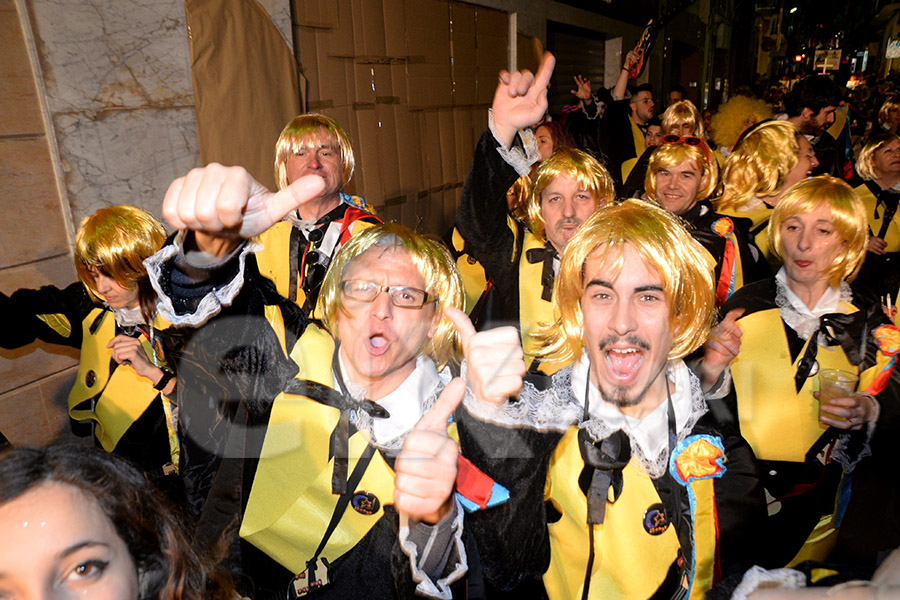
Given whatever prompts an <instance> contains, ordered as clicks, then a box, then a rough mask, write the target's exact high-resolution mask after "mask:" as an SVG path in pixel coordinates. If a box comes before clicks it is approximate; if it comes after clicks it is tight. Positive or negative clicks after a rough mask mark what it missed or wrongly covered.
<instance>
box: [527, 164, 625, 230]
mask: <svg viewBox="0 0 900 600" xmlns="http://www.w3.org/2000/svg"><path fill="white" fill-rule="evenodd" d="M560 174H565V175H568V176H569V177H571V178H572V179H574V180H575V181H577V182H578V184H579V185H580V186H581V188H582V189H584V190H586V191H589V192H591V193H592V194H593V195H594V199H595V200H596V201H597V207H598V208H599V207H601V206H603V205H604V204H606V203H607V202H612V201H613V200H614V199H615V197H616V188H615V185H614V184H613V180H612V177H610V176H609V173H608V172H607V170H606V169H605V168H604V167H603V165H601V164H600V162H599V161H598V160H597V159H596V158H594V157H593V156H591V155H590V154H588V153H586V152H582V151H581V150H575V149H573V148H557V149H556V150H555V151H554V152H553V154H551V155H550V156H549V157H547V158H546V159H545V160H544V161H542V162H541V164H540V166H539V167H538V170H537V172H536V173H535V174H534V184H533V186H532V188H531V197H530V198H529V200H528V225H529V227H530V228H531V232H532V233H533V234H534V235H535V236H536V237H537V238H538V239H539V240H541V241H546V236H545V232H544V217H543V216H542V214H541V194H543V193H544V190H545V189H547V186H548V185H550V184H551V183H552V182H553V180H554V179H556V177H557V176H558V175H560Z"/></svg>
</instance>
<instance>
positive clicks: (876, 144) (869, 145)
mask: <svg viewBox="0 0 900 600" xmlns="http://www.w3.org/2000/svg"><path fill="white" fill-rule="evenodd" d="M896 140H900V136H898V135H896V134H894V133H883V132H879V133H875V134H872V137H870V138H869V140H868V141H867V142H866V145H865V146H863V149H862V150H861V151H860V153H859V158H857V159H856V172H857V173H859V176H860V177H862V178H863V179H865V180H866V181H872V180H874V179H876V178H877V177H876V176H875V169H874V167H873V166H872V157H873V156H874V155H875V153H876V152H878V150H880V149H881V148H882V147H883V146H886V145H887V144H888V143H890V142H893V141H896Z"/></svg>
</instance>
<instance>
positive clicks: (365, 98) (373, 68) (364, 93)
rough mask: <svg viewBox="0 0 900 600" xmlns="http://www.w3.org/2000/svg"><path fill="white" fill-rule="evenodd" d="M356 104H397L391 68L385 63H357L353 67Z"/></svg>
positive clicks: (354, 100)
mask: <svg viewBox="0 0 900 600" xmlns="http://www.w3.org/2000/svg"><path fill="white" fill-rule="evenodd" d="M353 72H354V83H355V91H354V94H353V103H354V104H374V103H376V102H378V103H381V104H395V103H397V102H399V98H397V97H396V96H395V95H394V89H393V85H392V79H393V77H392V72H391V67H390V65H388V64H385V63H356V64H354V65H353Z"/></svg>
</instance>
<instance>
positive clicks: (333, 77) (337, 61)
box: [310, 53, 355, 111]
mask: <svg viewBox="0 0 900 600" xmlns="http://www.w3.org/2000/svg"><path fill="white" fill-rule="evenodd" d="M318 66H319V103H318V104H315V103H310V110H319V111H321V109H322V108H328V107H332V106H346V105H348V104H350V102H351V99H350V90H352V89H354V88H355V80H354V76H353V75H354V74H353V63H352V61H350V60H349V59H346V58H334V57H331V56H323V55H322V54H321V53H320V54H319V56H318Z"/></svg>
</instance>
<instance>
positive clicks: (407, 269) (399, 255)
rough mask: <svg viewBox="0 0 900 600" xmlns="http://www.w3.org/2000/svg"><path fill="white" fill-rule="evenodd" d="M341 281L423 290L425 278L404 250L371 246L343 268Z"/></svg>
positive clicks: (394, 247)
mask: <svg viewBox="0 0 900 600" xmlns="http://www.w3.org/2000/svg"><path fill="white" fill-rule="evenodd" d="M341 279H342V280H344V281H346V280H348V279H366V280H368V281H374V282H376V283H381V284H384V285H405V286H410V287H417V288H424V286H425V278H424V276H423V275H422V273H421V272H420V271H419V268H418V267H417V266H416V264H415V263H414V262H413V257H412V255H411V254H410V253H409V251H408V250H406V249H405V248H402V247H400V248H398V247H396V246H372V247H371V248H369V249H368V250H366V251H365V252H363V253H362V254H360V255H359V256H357V257H356V258H354V259H353V260H352V261H350V263H349V264H348V265H347V266H346V267H345V268H344V273H343V277H342V278H341Z"/></svg>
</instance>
